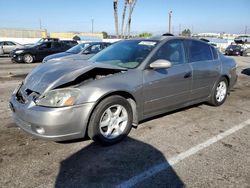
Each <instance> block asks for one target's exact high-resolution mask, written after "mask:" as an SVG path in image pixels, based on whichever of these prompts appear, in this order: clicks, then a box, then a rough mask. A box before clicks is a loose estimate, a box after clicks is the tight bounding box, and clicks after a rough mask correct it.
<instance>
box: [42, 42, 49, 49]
mask: <svg viewBox="0 0 250 188" xmlns="http://www.w3.org/2000/svg"><path fill="white" fill-rule="evenodd" d="M40 48H42V49H45V48H51V42H46V43H43V44H41V46H40Z"/></svg>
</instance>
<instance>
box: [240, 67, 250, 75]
mask: <svg viewBox="0 0 250 188" xmlns="http://www.w3.org/2000/svg"><path fill="white" fill-rule="evenodd" d="M241 74H245V75H247V76H250V68H247V69H243V70H242V71H241Z"/></svg>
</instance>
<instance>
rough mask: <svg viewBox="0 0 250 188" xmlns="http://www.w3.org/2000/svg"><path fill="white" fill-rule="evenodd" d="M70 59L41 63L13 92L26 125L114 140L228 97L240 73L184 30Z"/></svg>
mask: <svg viewBox="0 0 250 188" xmlns="http://www.w3.org/2000/svg"><path fill="white" fill-rule="evenodd" d="M68 60H69V59H68ZM68 60H67V61H62V62H60V63H51V64H50V63H44V64H41V65H40V66H38V67H36V68H35V69H33V71H32V72H31V73H30V74H29V75H28V76H27V77H26V78H25V80H24V82H23V83H22V84H21V85H20V86H19V87H18V88H16V90H15V91H14V93H13V94H12V96H11V99H10V107H11V109H12V112H13V115H14V119H15V122H16V124H17V125H18V126H19V127H21V128H22V129H23V130H25V131H26V132H28V133H30V134H32V135H34V136H37V137H40V138H45V139H50V140H55V141H62V140H69V139H75V138H80V137H84V136H86V135H87V136H89V137H90V138H91V139H93V140H95V141H98V142H100V143H102V144H108V145H109V144H114V143H116V142H118V141H120V140H121V139H123V138H124V137H125V136H126V135H127V134H128V133H129V132H130V130H131V128H132V125H134V126H137V125H138V123H139V122H140V121H141V120H143V119H146V118H150V117H153V116H156V115H159V114H162V113H166V112H168V111H172V110H176V109H179V108H183V107H186V106H190V105H193V104H196V103H201V102H209V103H210V104H212V105H214V106H220V105H222V104H223V103H224V102H225V100H226V98H227V94H228V92H229V90H230V89H231V88H232V87H233V86H234V84H235V83H236V80H237V75H236V63H235V61H234V60H233V59H232V58H229V57H225V56H224V55H222V54H220V53H219V52H218V51H217V50H216V49H215V48H214V47H213V46H211V45H209V44H207V43H205V42H203V41H200V40H195V39H188V38H181V37H168V38H166V39H164V40H149V39H148V40H143V39H138V40H136V39H133V40H124V41H120V42H117V43H115V44H113V45H111V46H109V47H107V48H106V49H104V50H103V51H101V52H99V53H97V54H96V55H94V56H93V57H92V58H90V59H89V60H88V61H71V62H70V61H68Z"/></svg>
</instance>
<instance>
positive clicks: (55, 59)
mask: <svg viewBox="0 0 250 188" xmlns="http://www.w3.org/2000/svg"><path fill="white" fill-rule="evenodd" d="M63 53H65V52H63ZM63 53H59V54H63ZM55 55H57V54H55ZM52 56H53V55H52ZM92 56H93V55H91V54H89V55H84V54H70V53H67V55H65V56H59V55H58V57H53V59H52V58H51V59H48V60H49V61H48V60H47V61H46V63H56V62H61V61H79V60H87V59H89V58H90V57H92ZM47 57H50V56H47ZM47 57H46V58H45V59H47Z"/></svg>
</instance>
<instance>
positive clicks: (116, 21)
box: [113, 0, 119, 38]
mask: <svg viewBox="0 0 250 188" xmlns="http://www.w3.org/2000/svg"><path fill="white" fill-rule="evenodd" d="M117 3H118V0H114V1H113V8H114V18H115V31H116V37H117V38H119V31H118V9H117Z"/></svg>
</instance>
